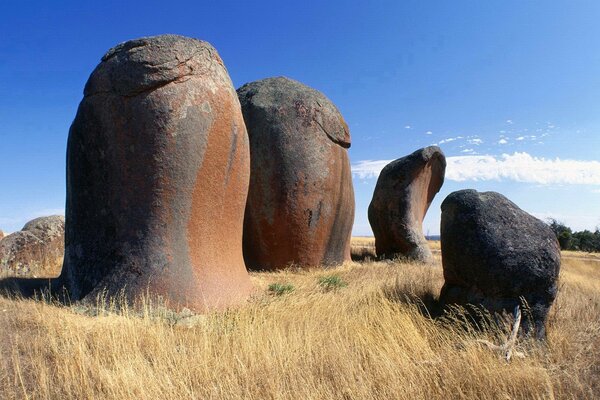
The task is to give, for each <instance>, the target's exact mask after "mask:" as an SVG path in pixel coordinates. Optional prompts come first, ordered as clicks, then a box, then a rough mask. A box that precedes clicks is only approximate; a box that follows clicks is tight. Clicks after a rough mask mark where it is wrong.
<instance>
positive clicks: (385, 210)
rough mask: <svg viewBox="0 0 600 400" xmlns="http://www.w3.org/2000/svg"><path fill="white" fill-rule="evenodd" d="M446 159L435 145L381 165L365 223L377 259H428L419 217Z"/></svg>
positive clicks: (440, 181) (441, 176)
mask: <svg viewBox="0 0 600 400" xmlns="http://www.w3.org/2000/svg"><path fill="white" fill-rule="evenodd" d="M445 171H446V158H445V157H444V153H443V152H442V150H441V149H440V148H439V147H437V146H429V147H426V148H424V149H419V150H417V151H415V152H414V153H412V154H410V155H408V156H406V157H402V158H399V159H398V160H396V161H393V162H391V163H389V164H388V165H386V166H385V168H383V170H382V171H381V174H380V175H379V178H378V179H377V185H376V186H375V192H374V193H373V199H372V200H371V204H369V223H370V224H371V228H372V229H373V234H374V235H375V248H376V251H377V256H378V257H380V258H388V259H392V258H395V257H406V258H409V259H414V260H419V261H429V260H430V259H431V250H430V249H429V246H428V245H427V241H426V240H425V236H424V235H423V219H424V218H425V214H426V213H427V210H428V209H429V205H430V204H431V201H432V200H433V198H434V196H435V195H436V193H437V192H439V190H440V188H441V187H442V184H443V183H444V174H445Z"/></svg>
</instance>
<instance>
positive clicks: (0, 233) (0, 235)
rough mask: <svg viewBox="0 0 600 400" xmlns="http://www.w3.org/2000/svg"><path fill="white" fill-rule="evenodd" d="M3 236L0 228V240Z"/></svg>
mask: <svg viewBox="0 0 600 400" xmlns="http://www.w3.org/2000/svg"><path fill="white" fill-rule="evenodd" d="M3 238H4V232H2V231H1V230H0V240H2V239H3Z"/></svg>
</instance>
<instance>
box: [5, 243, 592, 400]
mask: <svg viewBox="0 0 600 400" xmlns="http://www.w3.org/2000/svg"><path fill="white" fill-rule="evenodd" d="M353 245H354V248H355V249H354V250H355V251H356V252H359V253H361V254H362V253H364V249H365V248H367V249H368V248H369V246H372V239H364V238H356V239H355V240H354V242H353ZM435 245H436V244H433V246H435ZM437 246H438V248H439V244H438V245H437ZM434 250H435V247H434ZM434 254H436V258H437V262H436V264H435V265H434V266H427V265H420V264H415V263H403V262H396V263H384V262H372V261H366V262H363V263H356V262H355V263H349V264H348V265H345V266H343V267H340V268H337V269H330V270H321V269H313V270H308V271H295V270H288V271H284V272H278V273H252V279H253V281H254V283H255V285H256V286H257V287H258V289H259V290H258V293H257V295H256V296H255V297H254V298H253V299H252V300H251V301H250V302H249V303H248V304H247V305H245V306H243V307H241V308H239V309H235V310H230V311H228V312H224V313H214V314H209V315H205V316H189V315H187V314H173V313H170V312H168V311H167V310H165V309H163V308H160V307H152V306H148V305H147V306H146V307H145V308H144V309H142V312H141V313H140V312H137V311H134V310H132V309H120V310H119V309H114V310H112V311H111V310H101V309H96V310H93V309H85V308H82V307H78V306H71V307H64V306H57V305H52V304H49V303H47V302H44V301H33V300H19V299H10V298H7V297H0V353H1V354H0V398H1V399H190V398H197V399H411V400H416V399H515V398H538V399H552V398H554V399H566V398H573V399H586V398H587V399H593V398H599V397H600V262H598V260H597V259H598V257H597V256H596V255H585V254H582V253H574V254H570V253H569V254H565V256H564V259H563V266H562V271H561V278H560V292H559V296H558V298H557V301H556V303H555V306H554V307H553V310H552V313H551V317H550V321H549V327H548V343H547V345H542V344H536V343H531V342H524V341H519V342H518V345H517V346H518V350H519V351H522V352H524V353H525V354H526V356H525V358H513V359H512V360H511V362H507V361H505V360H504V359H503V358H502V357H500V356H499V354H496V353H495V352H493V351H491V350H490V349H488V348H487V347H484V346H482V345H480V344H479V343H477V342H476V339H487V340H489V341H492V342H495V343H500V342H502V341H503V340H504V338H505V337H506V335H507V334H508V329H509V326H508V324H507V326H506V327H504V326H502V327H497V328H489V329H488V330H486V331H483V332H481V331H474V330H473V329H470V328H468V327H467V325H465V324H462V323H461V316H460V313H457V314H456V315H454V316H447V317H446V318H437V319H435V318H431V317H429V316H428V315H427V313H426V312H425V311H424V309H423V305H422V303H420V301H419V299H420V298H422V299H430V300H431V301H435V298H436V297H437V295H438V293H439V290H440V288H441V285H442V283H443V278H442V269H441V264H440V261H439V254H437V253H435V252H434ZM332 274H334V275H335V276H337V277H339V278H340V279H341V280H342V282H341V283H340V282H337V283H338V285H337V286H336V285H332V286H331V287H330V288H329V290H327V288H325V287H323V285H320V284H319V281H320V280H321V281H323V277H330V276H331V275H332ZM334 281H335V279H329V280H328V281H327V282H330V283H331V282H334ZM272 283H280V284H290V285H293V290H292V291H291V292H286V293H285V294H282V295H276V294H274V293H271V292H269V290H268V287H269V285H270V284H272ZM344 283H345V284H346V286H344ZM288 288H289V287H288ZM426 304H428V303H426ZM94 314H95V315H94Z"/></svg>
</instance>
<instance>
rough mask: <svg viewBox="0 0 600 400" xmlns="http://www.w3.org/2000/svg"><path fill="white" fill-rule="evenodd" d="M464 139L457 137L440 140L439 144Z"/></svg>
mask: <svg viewBox="0 0 600 400" xmlns="http://www.w3.org/2000/svg"><path fill="white" fill-rule="evenodd" d="M462 138H463V137H462V136H456V137H451V138H448V139H442V140H440V143H439V144H444V143H449V142H454V141H455V140H458V139H462Z"/></svg>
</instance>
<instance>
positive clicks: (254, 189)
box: [238, 77, 354, 269]
mask: <svg viewBox="0 0 600 400" xmlns="http://www.w3.org/2000/svg"><path fill="white" fill-rule="evenodd" d="M238 96H239V99H240V103H241V106H242V112H243V114H244V120H245V122H246V127H247V129H248V135H249V137H250V153H251V177H250V190H249V193H248V203H247V205H246V215H245V221H244V257H245V259H246V264H247V265H248V267H249V268H253V269H277V268H283V267H286V266H288V265H290V264H294V265H298V266H316V265H335V264H340V263H343V262H344V261H346V260H350V237H351V231H352V224H353V222H354V189H353V187H352V175H351V171H350V161H349V158H348V152H347V149H348V148H349V147H350V133H349V130H348V126H347V125H346V122H345V121H344V119H343V118H342V116H341V114H340V112H339V111H338V109H337V108H336V107H335V105H334V104H333V103H332V102H331V101H330V100H329V99H328V98H327V97H325V96H324V95H323V94H322V93H320V92H318V91H316V90H314V89H311V88H309V87H308V86H305V85H303V84H301V83H299V82H297V81H294V80H291V79H288V78H283V77H279V78H269V79H264V80H261V81H257V82H252V83H249V84H246V85H244V86H242V87H241V88H239V89H238Z"/></svg>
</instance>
